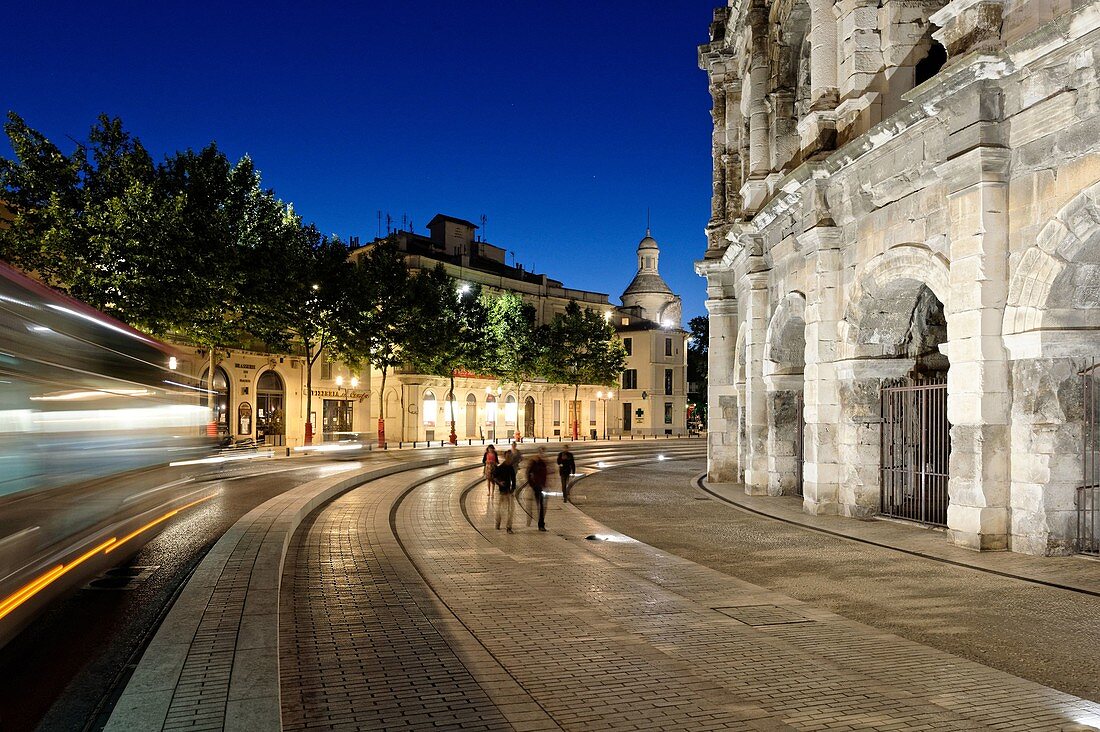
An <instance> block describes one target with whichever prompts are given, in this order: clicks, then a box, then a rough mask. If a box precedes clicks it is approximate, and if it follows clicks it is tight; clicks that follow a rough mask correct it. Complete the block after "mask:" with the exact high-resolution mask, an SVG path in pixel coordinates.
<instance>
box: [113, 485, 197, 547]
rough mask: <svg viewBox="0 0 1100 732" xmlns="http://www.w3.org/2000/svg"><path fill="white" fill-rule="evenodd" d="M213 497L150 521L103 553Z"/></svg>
mask: <svg viewBox="0 0 1100 732" xmlns="http://www.w3.org/2000/svg"><path fill="white" fill-rule="evenodd" d="M214 495H215V494H214V493H211V494H210V495H209V496H204V497H202V498H200V499H199V500H197V501H191V502H190V503H188V504H186V505H183V506H180V507H179V508H177V509H175V510H174V511H169V512H168V513H166V514H164V515H163V516H161V517H160V518H158V519H154V520H152V521H150V522H149V523H147V524H145V525H144V526H142V527H141V528H140V529H137V530H135V531H132V532H130V533H129V534H127V535H126V536H124V537H122V538H121V539H119V540H118V542H117V543H115V544H112V545H111V546H109V547H107V549H106V550H105V551H104V552H103V553H104V554H107V553H108V552H112V551H114V550H115V549H117V548H118V547H120V546H122V545H123V544H125V543H126V542H128V541H130V539H133V538H134V537H135V536H137V535H138V534H140V533H141V532H143V531H146V530H148V529H151V528H153V527H154V526H156V525H157V524H160V523H163V522H165V521H167V520H168V519H170V518H172V517H173V516H175V515H176V514H177V513H179V512H180V511H186V510H187V509H189V508H191V507H192V506H197V505H199V504H200V503H202V502H203V501H209V500H210V499H211V498H213V497H214Z"/></svg>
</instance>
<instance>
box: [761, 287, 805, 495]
mask: <svg viewBox="0 0 1100 732" xmlns="http://www.w3.org/2000/svg"><path fill="white" fill-rule="evenodd" d="M805 310H806V298H805V297H804V296H803V295H802V294H801V293H791V294H789V295H787V296H786V297H785V298H784V299H783V300H782V301H780V303H779V306H778V307H777V308H776V311H775V315H774V316H773V317H772V320H771V322H770V323H769V325H768V331H767V334H766V336H765V341H764V385H765V388H766V390H767V401H766V405H767V419H768V493H769V494H771V495H795V496H801V495H802V494H803V484H804V482H803V452H802V445H803V443H804V436H803V431H804V426H805V422H804V420H803V418H802V412H803V384H804V376H803V372H804V371H805V363H806V361H805V352H806V320H805Z"/></svg>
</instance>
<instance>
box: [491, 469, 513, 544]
mask: <svg viewBox="0 0 1100 732" xmlns="http://www.w3.org/2000/svg"><path fill="white" fill-rule="evenodd" d="M493 480H495V481H496V484H497V530H498V531H499V530H500V519H501V514H504V516H505V518H506V526H507V528H508V533H509V534H511V533H512V517H513V516H514V515H515V512H516V502H515V500H514V499H513V494H514V493H515V492H516V470H515V468H514V467H512V452H511V451H510V450H509V451H508V452H506V453H504V461H503V462H502V463H501V464H500V465H498V466H497V468H496V471H495V472H494V473H493Z"/></svg>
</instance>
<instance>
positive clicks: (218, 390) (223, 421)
mask: <svg viewBox="0 0 1100 732" xmlns="http://www.w3.org/2000/svg"><path fill="white" fill-rule="evenodd" d="M209 378H210V369H206V370H204V371H203V372H202V383H203V385H204V386H209V385H208V383H207V379H209ZM213 389H214V422H215V424H217V427H218V435H219V436H221V437H228V436H229V406H230V405H229V374H227V373H225V370H224V369H223V368H222V367H221V366H215V367H214V384H213Z"/></svg>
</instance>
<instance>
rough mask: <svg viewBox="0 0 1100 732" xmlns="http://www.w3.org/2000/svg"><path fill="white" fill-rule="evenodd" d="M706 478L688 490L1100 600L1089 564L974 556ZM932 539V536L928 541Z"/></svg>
mask: <svg viewBox="0 0 1100 732" xmlns="http://www.w3.org/2000/svg"><path fill="white" fill-rule="evenodd" d="M706 477H707V474H706V473H700V474H699V475H697V476H695V477H694V478H692V480H691V485H692V486H694V487H697V488H700V489H702V491H703V492H704V493H706V494H707V495H709V496H711V497H713V498H716V499H718V500H719V501H722V502H724V503H728V504H730V505H732V506H735V507H737V508H739V509H741V510H743V511H748V512H749V513H754V514H757V515H758V516H764V517H766V518H770V519H773V520H775V521H782V522H784V523H788V524H793V525H795V526H801V527H803V528H805V529H808V530H810V531H817V532H819V533H822V534H829V535H831V536H836V537H838V538H841V539H848V540H849V541H856V542H860V543H862V544H869V545H871V546H877V547H881V548H883V549H892V550H894V551H898V552H903V553H905V554H910V555H912V556H916V557H922V558H924V559H930V560H932V561H936V562H944V563H946V564H953V565H955V566H958V567H966V568H967V569H973V570H975V571H978V572H987V573H989V574H994V575H999V576H1001V577H1011V578H1014V579H1018V580H1022V581H1024V582H1033V583H1035V584H1039V585H1044V586H1046V587H1053V588H1056V589H1061V590H1068V591H1070V592H1079V593H1082V594H1086V595H1093V596H1097V597H1100V574H1098V573H1097V572H1096V571H1095V567H1096V565H1094V564H1093V560H1091V559H1086V558H1084V557H1080V556H1075V555H1071V556H1068V557H1035V556H1031V555H1027V554H1015V553H1012V552H974V551H971V550H969V549H962V548H959V547H955V546H951V545H950V544H949V543H948V542H947V540H946V538H944V537H941V536H936V535H932V534H931V533H930V532H929V531H928V530H927V529H922V528H919V527H907V526H906V527H903V526H898V525H896V524H895V523H894V522H890V521H860V520H856V519H849V518H839V517H836V516H815V515H813V514H807V513H802V512H801V510H794V509H791V508H790V507H789V506H788V505H785V504H784V503H783V502H782V501H781V499H782V497H781V496H748V495H746V494H745V493H744V491H743V489H742V488H741V486H740V484H737V483H711V482H709V481H707V479H706ZM777 499H779V500H777ZM902 532H904V533H902ZM930 536H934V539H933V540H932V541H930V540H929V537H930Z"/></svg>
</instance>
